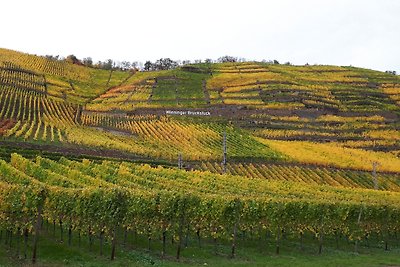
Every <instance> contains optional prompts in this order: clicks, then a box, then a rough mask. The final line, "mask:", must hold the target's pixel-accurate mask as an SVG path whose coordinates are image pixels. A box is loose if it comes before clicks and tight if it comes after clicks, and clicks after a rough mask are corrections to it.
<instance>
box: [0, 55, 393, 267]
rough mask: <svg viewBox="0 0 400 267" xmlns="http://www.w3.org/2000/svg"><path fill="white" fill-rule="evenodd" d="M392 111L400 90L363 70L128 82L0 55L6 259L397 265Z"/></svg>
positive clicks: (180, 72) (226, 70)
mask: <svg viewBox="0 0 400 267" xmlns="http://www.w3.org/2000/svg"><path fill="white" fill-rule="evenodd" d="M399 101H400V78H399V77H398V76H396V75H393V74H390V73H383V72H379V71H374V70H368V69H361V68H356V67H345V66H323V65H312V66H310V65H305V66H293V65H279V64H269V63H263V62H240V63H239V62H229V63H197V64H186V65H183V66H178V67H177V68H175V69H170V70H161V71H137V70H128V71H122V70H118V69H111V70H104V69H96V68H90V67H86V66H83V65H79V64H72V63H71V62H67V61H66V60H55V59H52V58H49V57H42V56H34V55H29V54H25V53H20V52H16V51H12V50H8V49H0V144H1V147H0V158H1V159H0V188H1V190H0V243H5V244H7V246H9V247H10V248H11V247H15V244H16V243H17V244H18V247H17V251H14V252H16V254H18V255H19V256H24V258H26V257H27V254H29V257H32V258H33V260H34V261H35V259H36V257H37V254H36V249H39V251H40V249H41V248H40V244H39V243H38V242H39V241H38V240H39V239H38V238H39V235H41V234H42V235H43V236H44V237H45V240H47V241H48V242H49V243H50V244H53V243H54V242H55V243H57V244H59V243H60V242H59V241H61V245H67V244H63V241H64V235H66V237H65V238H67V240H68V242H67V243H68V246H70V247H74V246H76V245H78V244H77V243H78V241H77V240H79V246H80V245H81V242H82V244H86V245H87V246H89V250H90V251H91V250H92V248H93V247H96V248H97V249H99V250H100V254H101V255H102V254H104V251H105V250H107V251H109V252H110V253H111V254H112V255H111V258H114V257H115V255H118V253H119V251H121V253H122V254H123V253H125V252H126V250H129V251H132V247H135V246H138V247H147V248H148V250H150V248H151V247H153V246H154V247H157V249H159V250H160V251H162V253H161V255H160V256H161V257H162V258H163V259H165V258H167V259H174V258H180V257H181V253H183V255H184V257H188V255H189V254H192V252H190V253H189V252H185V251H192V250H191V249H194V248H195V249H194V251H197V250H196V249H200V247H201V245H202V244H204V245H205V246H211V247H214V246H215V250H217V247H218V245H221V246H225V248H229V249H228V250H229V252H226V250H225V252H224V255H225V256H227V257H235V256H236V254H237V253H240V252H239V251H240V249H242V248H243V249H244V247H249V248H250V249H253V248H254V249H256V248H258V247H259V246H260V242H261V243H262V244H264V245H266V244H267V247H269V248H270V249H271V248H273V250H274V251H275V253H278V254H279V253H280V251H281V250H282V249H283V250H284V251H286V249H285V248H284V246H283V244H286V245H287V244H292V247H291V249H292V248H293V244H299V246H300V247H301V248H303V246H307V245H309V244H312V247H314V248H316V252H317V253H322V252H323V251H325V250H326V249H325V248H327V249H328V250H331V249H333V247H336V248H338V247H339V245H340V246H345V247H346V249H345V250H346V251H356V252H357V251H359V250H360V249H365V251H368V249H370V246H371V247H375V248H382V247H383V248H385V249H387V250H389V249H390V248H395V249H397V250H398V234H399V228H400V225H399V218H400V210H399V204H398V203H400V202H399V200H400V197H399V195H398V194H399V192H400V158H399V157H400V105H399V103H400V102H399ZM82 158H85V159H84V160H81V159H82ZM87 158H90V160H89V159H87ZM144 163H149V164H150V165H146V164H144ZM174 166H179V168H180V169H183V170H178V169H176V168H174ZM56 229H58V230H59V235H57V236H59V237H60V240H58V238H56ZM3 235H4V237H5V239H4V240H3ZM133 236H134V237H135V238H133ZM167 239H168V240H169V241H168V242H167ZM129 240H130V242H131V243H132V244H131V245H130V246H128V245H127V244H126V243H129V242H128V241H129ZM188 240H192V242H189V241H188ZM3 241H4V242H3ZM52 242H53V243H52ZM135 242H136V243H135ZM263 242H264V243H263ZM20 243H21V244H20ZM22 243H24V246H23V248H24V249H23V250H21V249H20V245H22ZM55 243H54V244H55ZM188 243H191V244H190V245H189V244H188ZM74 244H75V245H74ZM122 244H123V245H122ZM238 244H239V245H238ZM333 244H334V245H333ZM264 245H262V246H261V247H263V246H264ZM314 245H315V246H314ZM264 247H265V246H264ZM289 247H290V245H289ZM28 248H29V249H28ZM79 248H80V247H79ZM128 248H129V249H128ZM300 251H303V250H302V249H301V250H300ZM311 251H314V252H315V250H312V249H311ZM185 253H187V254H185ZM246 253H247V251H246ZM194 254H195V253H194V252H193V255H194ZM172 255H173V256H172ZM0 261H1V254H0ZM396 264H398V263H396ZM0 265H1V264H0ZM122 265H123V264H122Z"/></svg>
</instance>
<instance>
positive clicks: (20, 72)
mask: <svg viewBox="0 0 400 267" xmlns="http://www.w3.org/2000/svg"><path fill="white" fill-rule="evenodd" d="M0 86H1V87H5V86H9V87H14V88H18V89H23V90H29V91H34V92H36V93H43V94H45V93H46V80H45V79H44V76H43V75H38V74H36V73H34V72H32V71H28V70H24V69H21V68H18V67H17V66H14V65H13V64H11V63H8V62H6V63H4V64H3V66H1V65H0Z"/></svg>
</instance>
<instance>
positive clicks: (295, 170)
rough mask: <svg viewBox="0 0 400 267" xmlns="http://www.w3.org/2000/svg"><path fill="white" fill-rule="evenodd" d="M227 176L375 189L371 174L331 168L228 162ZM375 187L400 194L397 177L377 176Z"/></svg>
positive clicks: (204, 166) (215, 167) (215, 168)
mask: <svg viewBox="0 0 400 267" xmlns="http://www.w3.org/2000/svg"><path fill="white" fill-rule="evenodd" d="M196 169H200V170H202V171H210V172H213V173H223V168H222V165H221V164H220V163H216V162H202V163H201V164H199V165H198V166H196ZM226 170H227V173H228V174H231V175H239V176H244V177H248V178H258V179H266V180H268V181H289V182H301V183H305V184H311V185H330V186H338V187H352V188H366V189H374V188H375V178H374V176H373V174H372V173H371V172H363V171H353V170H344V169H334V168H327V167H306V166H301V165H299V166H296V165H282V164H273V163H268V164H265V163H228V164H227V168H226ZM376 181H377V186H378V188H379V189H381V190H390V191H396V192H400V175H399V174H387V173H379V174H377V180H376Z"/></svg>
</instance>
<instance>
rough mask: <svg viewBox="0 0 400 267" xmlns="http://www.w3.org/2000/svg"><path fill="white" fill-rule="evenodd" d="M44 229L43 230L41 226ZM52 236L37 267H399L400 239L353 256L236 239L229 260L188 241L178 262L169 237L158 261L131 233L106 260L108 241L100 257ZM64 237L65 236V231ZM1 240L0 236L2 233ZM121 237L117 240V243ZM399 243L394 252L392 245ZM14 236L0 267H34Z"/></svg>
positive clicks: (217, 248) (209, 245)
mask: <svg viewBox="0 0 400 267" xmlns="http://www.w3.org/2000/svg"><path fill="white" fill-rule="evenodd" d="M45 227H46V226H45ZM56 228H57V229H56V235H55V236H53V232H52V226H51V225H50V228H49V229H48V230H47V231H43V233H44V236H41V238H40V240H39V250H38V262H37V266H109V267H112V266H227V267H231V266H305V267H306V266H307V267H309V266H315V267H317V266H326V267H329V266H360V267H361V266H362V267H364V266H399V265H400V257H399V255H400V249H399V246H398V240H397V241H396V240H392V242H391V244H392V246H393V247H391V248H390V250H388V251H385V250H384V248H383V244H381V243H379V242H378V243H376V242H375V243H373V242H371V244H370V245H371V246H370V247H369V248H367V247H366V244H365V243H363V242H361V243H360V245H359V249H358V253H355V252H354V244H353V243H352V242H348V241H347V240H344V239H341V240H340V241H339V249H337V248H336V243H335V240H333V239H327V240H326V241H325V243H324V248H323V252H322V254H318V244H317V241H316V240H315V239H313V238H312V237H311V236H308V237H307V238H305V239H304V243H303V250H302V251H300V245H299V241H298V239H296V238H293V237H289V236H288V237H287V239H285V240H282V243H281V250H280V254H279V255H277V254H276V253H275V243H274V241H273V240H272V239H271V238H268V239H266V240H265V239H264V240H249V241H244V240H242V239H239V240H238V246H237V254H236V257H235V258H234V259H232V258H231V257H230V251H231V248H230V244H229V243H228V242H227V241H226V242H218V243H217V244H214V242H213V241H207V242H204V241H202V246H201V248H199V247H198V244H197V240H195V237H193V238H192V237H190V238H189V242H188V245H189V246H188V247H187V248H184V249H183V250H182V254H181V259H180V260H179V261H177V260H176V259H175V253H176V252H175V249H176V244H177V243H174V244H171V239H170V238H168V239H167V240H168V242H167V250H166V254H167V255H166V257H165V258H162V256H161V250H162V246H161V242H160V241H159V240H158V239H157V240H153V241H152V242H151V246H150V248H151V249H150V250H148V248H147V246H148V243H147V239H146V238H145V237H144V236H137V237H134V235H133V234H129V235H128V238H127V240H126V244H125V245H122V244H119V245H118V246H117V250H116V258H115V260H114V261H111V260H110V253H111V247H110V242H109V241H105V242H104V245H103V255H100V246H99V239H98V238H94V239H93V240H94V242H93V245H92V247H90V246H89V242H88V238H87V236H82V238H81V244H80V246H79V243H78V239H77V236H76V235H75V233H74V236H73V239H72V246H69V245H68V240H67V235H66V233H65V234H64V242H60V241H59V238H60V237H59V231H58V230H59V229H58V227H56ZM65 232H67V231H65ZM3 235H4V233H3ZM121 239H122V236H121V237H120V240H121ZM396 242H397V247H395V246H394V245H395V244H396ZM16 244H17V241H16V239H15V237H14V240H13V245H12V247H11V248H10V247H9V245H5V244H4V236H3V239H2V240H1V243H0V266H1V267H9V266H10V267H11V266H32V265H31V264H30V258H31V247H28V255H27V256H28V259H26V260H25V259H23V257H22V250H23V245H22V242H21V246H20V256H19V257H18V256H17V255H16V254H17V248H16V246H17V245H16Z"/></svg>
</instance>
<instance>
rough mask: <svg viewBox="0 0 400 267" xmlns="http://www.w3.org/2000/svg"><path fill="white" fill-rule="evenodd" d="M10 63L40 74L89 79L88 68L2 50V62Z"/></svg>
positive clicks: (0, 56) (0, 57)
mask: <svg viewBox="0 0 400 267" xmlns="http://www.w3.org/2000/svg"><path fill="white" fill-rule="evenodd" d="M1 61H3V62H10V63H12V64H13V65H18V66H21V67H22V68H24V69H29V70H32V71H35V72H38V73H41V74H42V73H43V74H48V75H57V76H63V77H69V78H75V79H78V80H83V79H88V78H89V77H90V71H89V69H87V68H84V67H81V66H77V65H73V64H70V63H67V62H65V61H59V60H51V59H48V58H46V57H42V56H34V55H29V54H25V53H20V52H16V51H12V50H8V49H0V62H1Z"/></svg>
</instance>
